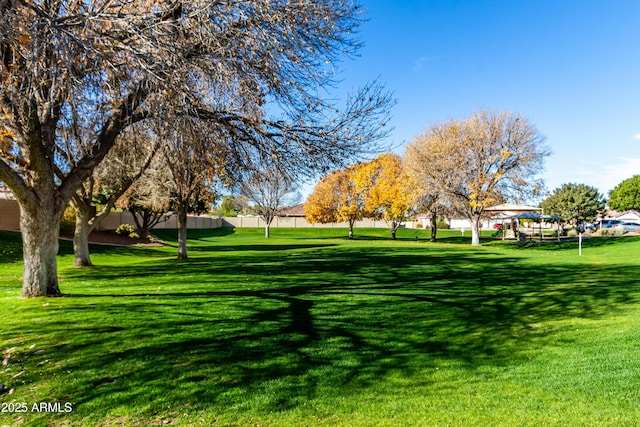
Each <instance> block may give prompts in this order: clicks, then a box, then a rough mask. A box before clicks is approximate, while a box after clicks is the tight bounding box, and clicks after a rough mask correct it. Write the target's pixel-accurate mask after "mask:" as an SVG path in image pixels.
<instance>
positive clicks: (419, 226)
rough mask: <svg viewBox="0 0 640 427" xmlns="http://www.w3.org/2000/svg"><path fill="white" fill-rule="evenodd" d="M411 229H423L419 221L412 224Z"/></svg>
mask: <svg viewBox="0 0 640 427" xmlns="http://www.w3.org/2000/svg"><path fill="white" fill-rule="evenodd" d="M413 228H424V226H423V225H422V223H421V222H420V221H416V222H414V223H413Z"/></svg>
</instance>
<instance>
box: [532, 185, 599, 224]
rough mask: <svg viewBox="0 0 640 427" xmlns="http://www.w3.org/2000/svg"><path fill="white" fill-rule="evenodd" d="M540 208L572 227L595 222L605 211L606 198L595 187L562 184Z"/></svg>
mask: <svg viewBox="0 0 640 427" xmlns="http://www.w3.org/2000/svg"><path fill="white" fill-rule="evenodd" d="M540 207H541V208H543V209H544V211H545V213H548V214H553V215H558V216H559V217H561V218H562V220H563V221H565V222H566V223H568V224H570V225H571V226H572V227H575V228H578V227H580V225H582V224H583V223H585V222H592V221H595V220H596V218H597V217H598V214H599V213H601V212H603V211H604V209H605V200H604V196H603V195H602V194H600V193H599V192H598V189H597V188H595V187H590V186H588V185H586V184H573V183H568V184H562V186H561V187H560V188H556V189H555V190H553V193H552V194H551V196H549V197H547V198H546V199H545V200H544V201H543V202H542V203H540Z"/></svg>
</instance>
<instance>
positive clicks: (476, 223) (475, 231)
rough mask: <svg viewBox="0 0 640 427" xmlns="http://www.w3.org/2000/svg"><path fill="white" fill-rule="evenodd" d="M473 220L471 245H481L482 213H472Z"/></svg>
mask: <svg viewBox="0 0 640 427" xmlns="http://www.w3.org/2000/svg"><path fill="white" fill-rule="evenodd" d="M470 221H471V245H473V246H480V215H472V217H471V218H470Z"/></svg>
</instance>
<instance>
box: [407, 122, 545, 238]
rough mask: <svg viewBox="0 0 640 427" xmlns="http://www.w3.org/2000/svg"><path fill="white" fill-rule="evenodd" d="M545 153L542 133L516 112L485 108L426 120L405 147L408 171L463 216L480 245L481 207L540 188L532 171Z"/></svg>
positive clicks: (526, 195)
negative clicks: (459, 117) (465, 114)
mask: <svg viewBox="0 0 640 427" xmlns="http://www.w3.org/2000/svg"><path fill="white" fill-rule="evenodd" d="M549 154H550V151H549V149H548V148H547V147H546V146H545V144H544V137H543V136H542V135H541V134H540V133H539V132H538V130H537V129H536V127H535V126H533V125H532V124H531V123H529V121H528V120H527V119H526V118H524V117H523V116H522V115H520V114H517V113H508V112H491V111H480V112H477V113H475V114H474V115H472V116H471V117H470V118H468V119H463V120H449V121H447V122H444V123H439V124H436V125H433V126H430V127H429V128H427V130H426V131H425V132H424V133H422V134H421V135H419V136H417V137H416V138H415V139H414V140H413V141H412V142H411V143H410V144H409V145H408V146H407V147H406V150H405V158H406V159H407V162H408V164H410V165H411V169H412V171H413V174H414V175H419V176H422V177H423V179H425V180H426V181H427V182H428V183H429V184H430V185H432V186H433V189H435V190H437V191H438V192H442V194H444V195H446V197H447V199H448V200H449V202H450V203H451V204H452V206H453V207H454V209H455V210H457V211H458V212H459V213H461V214H463V215H465V216H466V217H467V218H468V219H469V221H470V222H471V232H472V239H471V242H472V244H473V245H480V219H481V217H482V214H483V212H484V210H485V209H486V208H488V207H489V206H492V205H495V204H496V203H500V202H502V201H503V200H505V199H511V200H514V201H521V200H526V199H528V198H530V197H535V196H536V195H537V194H538V193H539V192H540V191H541V190H542V188H543V183H542V181H541V180H540V179H537V178H536V175H537V174H538V173H539V172H540V171H541V170H542V166H543V163H544V160H545V158H546V157H547V156H549Z"/></svg>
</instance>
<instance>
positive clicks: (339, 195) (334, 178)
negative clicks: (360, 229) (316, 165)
mask: <svg viewBox="0 0 640 427" xmlns="http://www.w3.org/2000/svg"><path fill="white" fill-rule="evenodd" d="M359 167H360V165H359V164H358V165H352V166H350V167H349V168H347V169H341V170H338V171H335V172H332V173H330V174H329V175H327V176H326V177H324V178H323V179H321V180H320V182H318V184H317V185H316V187H315V188H314V189H313V192H312V193H311V194H310V195H309V197H308V198H307V201H306V202H305V205H304V214H305V218H306V219H307V221H308V222H310V223H311V224H317V223H320V224H327V223H331V222H347V223H348V224H349V239H353V227H354V225H355V222H356V221H359V220H361V219H362V218H363V213H364V211H363V209H364V201H363V194H362V192H361V191H358V189H357V188H356V185H355V183H354V178H355V175H356V174H357V171H358V168H359Z"/></svg>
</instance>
